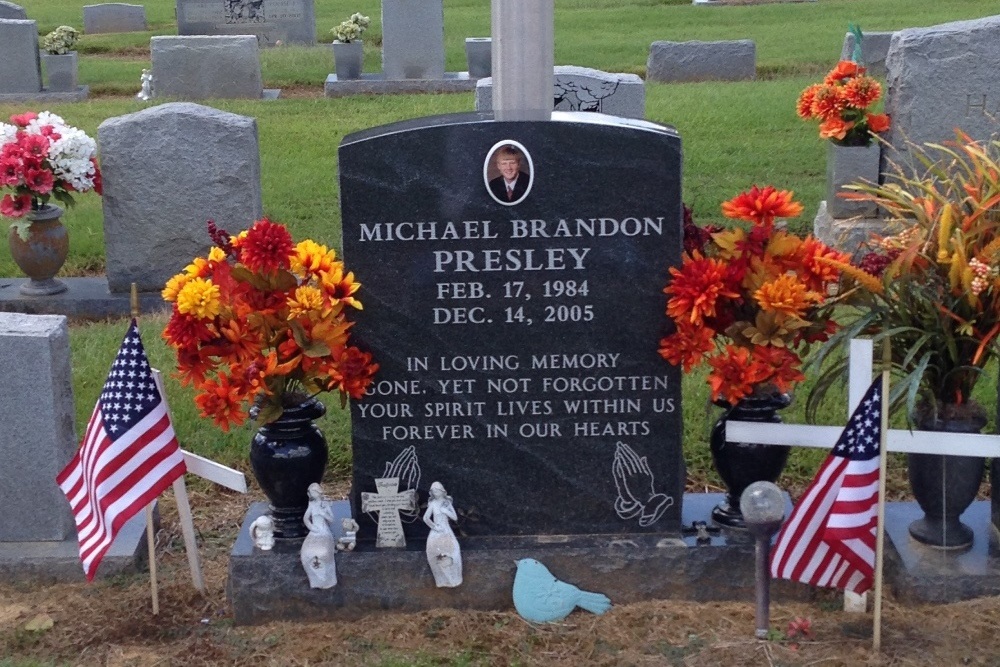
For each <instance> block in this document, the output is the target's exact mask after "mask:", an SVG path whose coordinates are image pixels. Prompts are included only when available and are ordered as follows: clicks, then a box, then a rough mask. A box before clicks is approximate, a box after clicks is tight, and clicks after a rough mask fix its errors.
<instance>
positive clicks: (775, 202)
mask: <svg viewBox="0 0 1000 667" xmlns="http://www.w3.org/2000/svg"><path fill="white" fill-rule="evenodd" d="M794 196H795V193H793V192H791V191H790V190H776V189H774V187H773V186H770V185H768V186H767V187H765V188H758V187H757V186H756V185H754V186H753V187H751V188H750V189H749V190H747V191H746V192H741V193H740V194H738V195H736V196H735V197H733V198H732V199H730V200H729V201H727V202H724V203H723V204H722V214H723V215H724V216H726V217H727V218H735V219H737V220H748V221H750V222H753V223H755V224H758V225H759V224H770V223H772V222H774V219H775V218H794V217H795V216H797V215H799V214H801V213H802V204H800V203H798V202H796V201H793V200H792V197H794Z"/></svg>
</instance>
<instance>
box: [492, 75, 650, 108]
mask: <svg viewBox="0 0 1000 667" xmlns="http://www.w3.org/2000/svg"><path fill="white" fill-rule="evenodd" d="M552 97H553V108H554V109H555V110H556V111H596V112H599V113H605V114H608V115H611V116H623V117H625V118H644V117H645V115H646V86H645V84H644V83H643V81H642V79H641V78H640V77H639V76H638V75H637V74H617V73H611V72H602V71H601V70H597V69H591V68H589V67H577V66H575V65H557V66H556V67H555V80H554V82H553V96H552ZM492 110H493V77H485V78H483V79H480V80H479V82H478V83H477V84H476V111H480V112H490V111H492Z"/></svg>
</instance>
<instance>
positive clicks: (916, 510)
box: [885, 500, 1000, 603]
mask: <svg viewBox="0 0 1000 667" xmlns="http://www.w3.org/2000/svg"><path fill="white" fill-rule="evenodd" d="M923 515H924V514H923V512H922V511H921V510H920V507H919V506H918V505H917V504H916V503H888V504H887V505H886V509H885V526H886V537H887V538H888V539H887V541H886V545H887V548H886V569H885V577H886V582H887V583H888V585H889V586H890V587H891V589H892V592H893V594H894V595H895V596H896V598H897V599H899V600H903V601H908V602H939V603H941V602H957V601H959V600H970V599H972V598H977V597H986V596H990V595H1000V547H998V544H997V536H996V531H995V529H994V527H993V523H992V522H991V521H990V502H989V501H988V500H981V501H976V502H974V503H972V505H971V506H970V507H969V509H967V510H966V511H965V513H964V514H962V522H963V523H964V524H965V525H967V526H969V527H970V528H972V530H973V532H974V537H973V543H972V546H971V547H970V548H968V549H964V550H948V549H935V548H933V547H929V546H927V545H926V544H921V543H920V542H917V541H916V540H915V539H913V537H911V536H910V533H909V531H908V530H907V529H908V527H909V525H910V524H911V523H912V522H913V521H916V520H917V519H919V518H921V517H922V516H923Z"/></svg>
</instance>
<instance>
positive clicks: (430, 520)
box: [424, 482, 462, 588]
mask: <svg viewBox="0 0 1000 667" xmlns="http://www.w3.org/2000/svg"><path fill="white" fill-rule="evenodd" d="M430 496H431V497H430V500H428V501H427V511H426V512H424V523H426V524H427V526H428V527H429V528H430V529H431V532H430V534H429V535H428V536H427V563H428V564H429V565H430V566H431V572H432V573H433V574H434V583H435V584H437V586H438V588H454V587H455V586H459V585H461V583H462V551H461V549H460V548H459V546H458V540H457V539H455V533H453V532H452V530H451V523H450V521H457V520H458V516H457V515H456V514H455V506H454V504H452V501H451V496H449V495H448V492H447V491H445V489H444V486H442V484H441V482H434V483H433V484H431V494H430Z"/></svg>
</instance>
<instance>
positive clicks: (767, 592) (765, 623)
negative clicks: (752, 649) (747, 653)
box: [755, 535, 771, 639]
mask: <svg viewBox="0 0 1000 667" xmlns="http://www.w3.org/2000/svg"><path fill="white" fill-rule="evenodd" d="M755 551H756V553H757V584H756V586H757V613H756V621H757V639H767V633H768V632H769V631H770V628H771V612H770V609H771V572H770V567H769V566H770V562H771V536H770V535H766V536H765V535H757V545H756V549H755Z"/></svg>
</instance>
